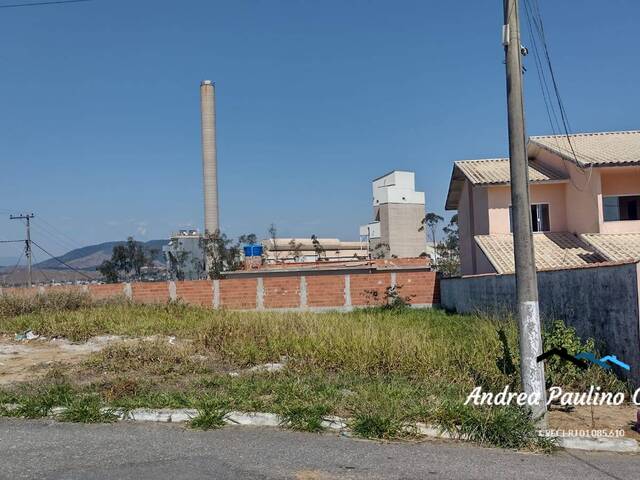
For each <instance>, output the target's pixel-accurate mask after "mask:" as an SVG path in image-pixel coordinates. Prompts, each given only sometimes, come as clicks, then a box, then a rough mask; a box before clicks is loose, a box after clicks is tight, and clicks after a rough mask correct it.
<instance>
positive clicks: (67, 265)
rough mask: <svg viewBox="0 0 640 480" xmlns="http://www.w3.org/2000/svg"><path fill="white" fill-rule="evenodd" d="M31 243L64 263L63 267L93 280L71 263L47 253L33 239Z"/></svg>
mask: <svg viewBox="0 0 640 480" xmlns="http://www.w3.org/2000/svg"><path fill="white" fill-rule="evenodd" d="M31 243H33V244H34V245H35V246H36V247H38V248H39V249H40V250H42V251H43V252H44V253H46V254H47V255H49V256H50V257H51V258H53V259H54V260H56V261H57V262H59V263H61V264H62V265H64V266H65V267H67V268H69V269H71V270H73V271H74V272H76V273H79V274H80V275H82V276H83V277H85V278H86V279H88V280H93V278H91V277H90V276H89V275H87V274H86V273H84V272H83V271H81V270H78V269H77V268H75V267H72V266H71V265H69V264H68V263H67V262H65V261H64V260H61V259H60V258H58V257H56V256H55V255H53V254H51V253H49V252H48V251H47V250H45V249H44V248H42V247H41V246H40V245H38V244H37V243H36V242H34V241H33V240H31Z"/></svg>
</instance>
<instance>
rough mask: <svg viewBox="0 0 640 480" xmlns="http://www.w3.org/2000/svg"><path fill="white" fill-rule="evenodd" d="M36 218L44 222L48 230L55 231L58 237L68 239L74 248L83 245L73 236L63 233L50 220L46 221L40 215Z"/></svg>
mask: <svg viewBox="0 0 640 480" xmlns="http://www.w3.org/2000/svg"><path fill="white" fill-rule="evenodd" d="M37 220H38V222H39V223H44V224H45V225H46V226H47V227H48V228H49V229H50V230H52V231H53V232H55V233H57V235H58V236H59V237H61V238H64V239H66V240H68V243H69V244H70V245H73V246H74V248H82V247H83V245H80V244H79V243H78V241H77V240H75V239H74V238H72V237H70V236H69V235H67V234H66V233H64V232H63V231H62V230H60V229H59V228H58V227H56V226H55V225H53V224H52V223H51V222H48V221H47V220H46V219H45V218H43V217H42V215H38V217H37Z"/></svg>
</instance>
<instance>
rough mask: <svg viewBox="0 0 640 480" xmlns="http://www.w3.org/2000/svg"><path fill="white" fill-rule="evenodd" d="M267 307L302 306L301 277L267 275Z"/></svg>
mask: <svg viewBox="0 0 640 480" xmlns="http://www.w3.org/2000/svg"><path fill="white" fill-rule="evenodd" d="M263 289H264V290H263V291H264V307H265V308H295V307H299V306H300V277H299V276H295V277H293V276H291V277H265V278H264V279H263Z"/></svg>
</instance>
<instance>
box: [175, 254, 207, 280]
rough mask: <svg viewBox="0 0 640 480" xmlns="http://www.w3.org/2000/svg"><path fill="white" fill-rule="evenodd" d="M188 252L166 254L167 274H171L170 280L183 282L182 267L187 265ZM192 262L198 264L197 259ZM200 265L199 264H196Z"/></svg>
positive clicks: (183, 273) (183, 272)
mask: <svg viewBox="0 0 640 480" xmlns="http://www.w3.org/2000/svg"><path fill="white" fill-rule="evenodd" d="M189 255H190V254H189V252H186V251H184V250H183V251H178V252H175V253H173V252H171V251H170V252H168V256H169V272H170V273H171V278H174V279H176V280H184V279H185V271H184V267H185V265H186V263H187V259H188V258H189ZM192 261H193V262H198V259H196V258H194V259H193V260H192ZM198 263H200V262H198Z"/></svg>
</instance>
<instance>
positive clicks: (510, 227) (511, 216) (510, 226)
mask: <svg viewBox="0 0 640 480" xmlns="http://www.w3.org/2000/svg"><path fill="white" fill-rule="evenodd" d="M534 205H536V206H537V205H546V206H547V212H549V230H534V225H533V223H532V224H531V230H532V231H533V233H549V232H550V231H551V204H550V203H549V202H535V203H530V204H529V215H531V207H533V206H534ZM532 220H533V219H532ZM536 226H537V225H536ZM509 232H510V233H513V205H511V204H509Z"/></svg>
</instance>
